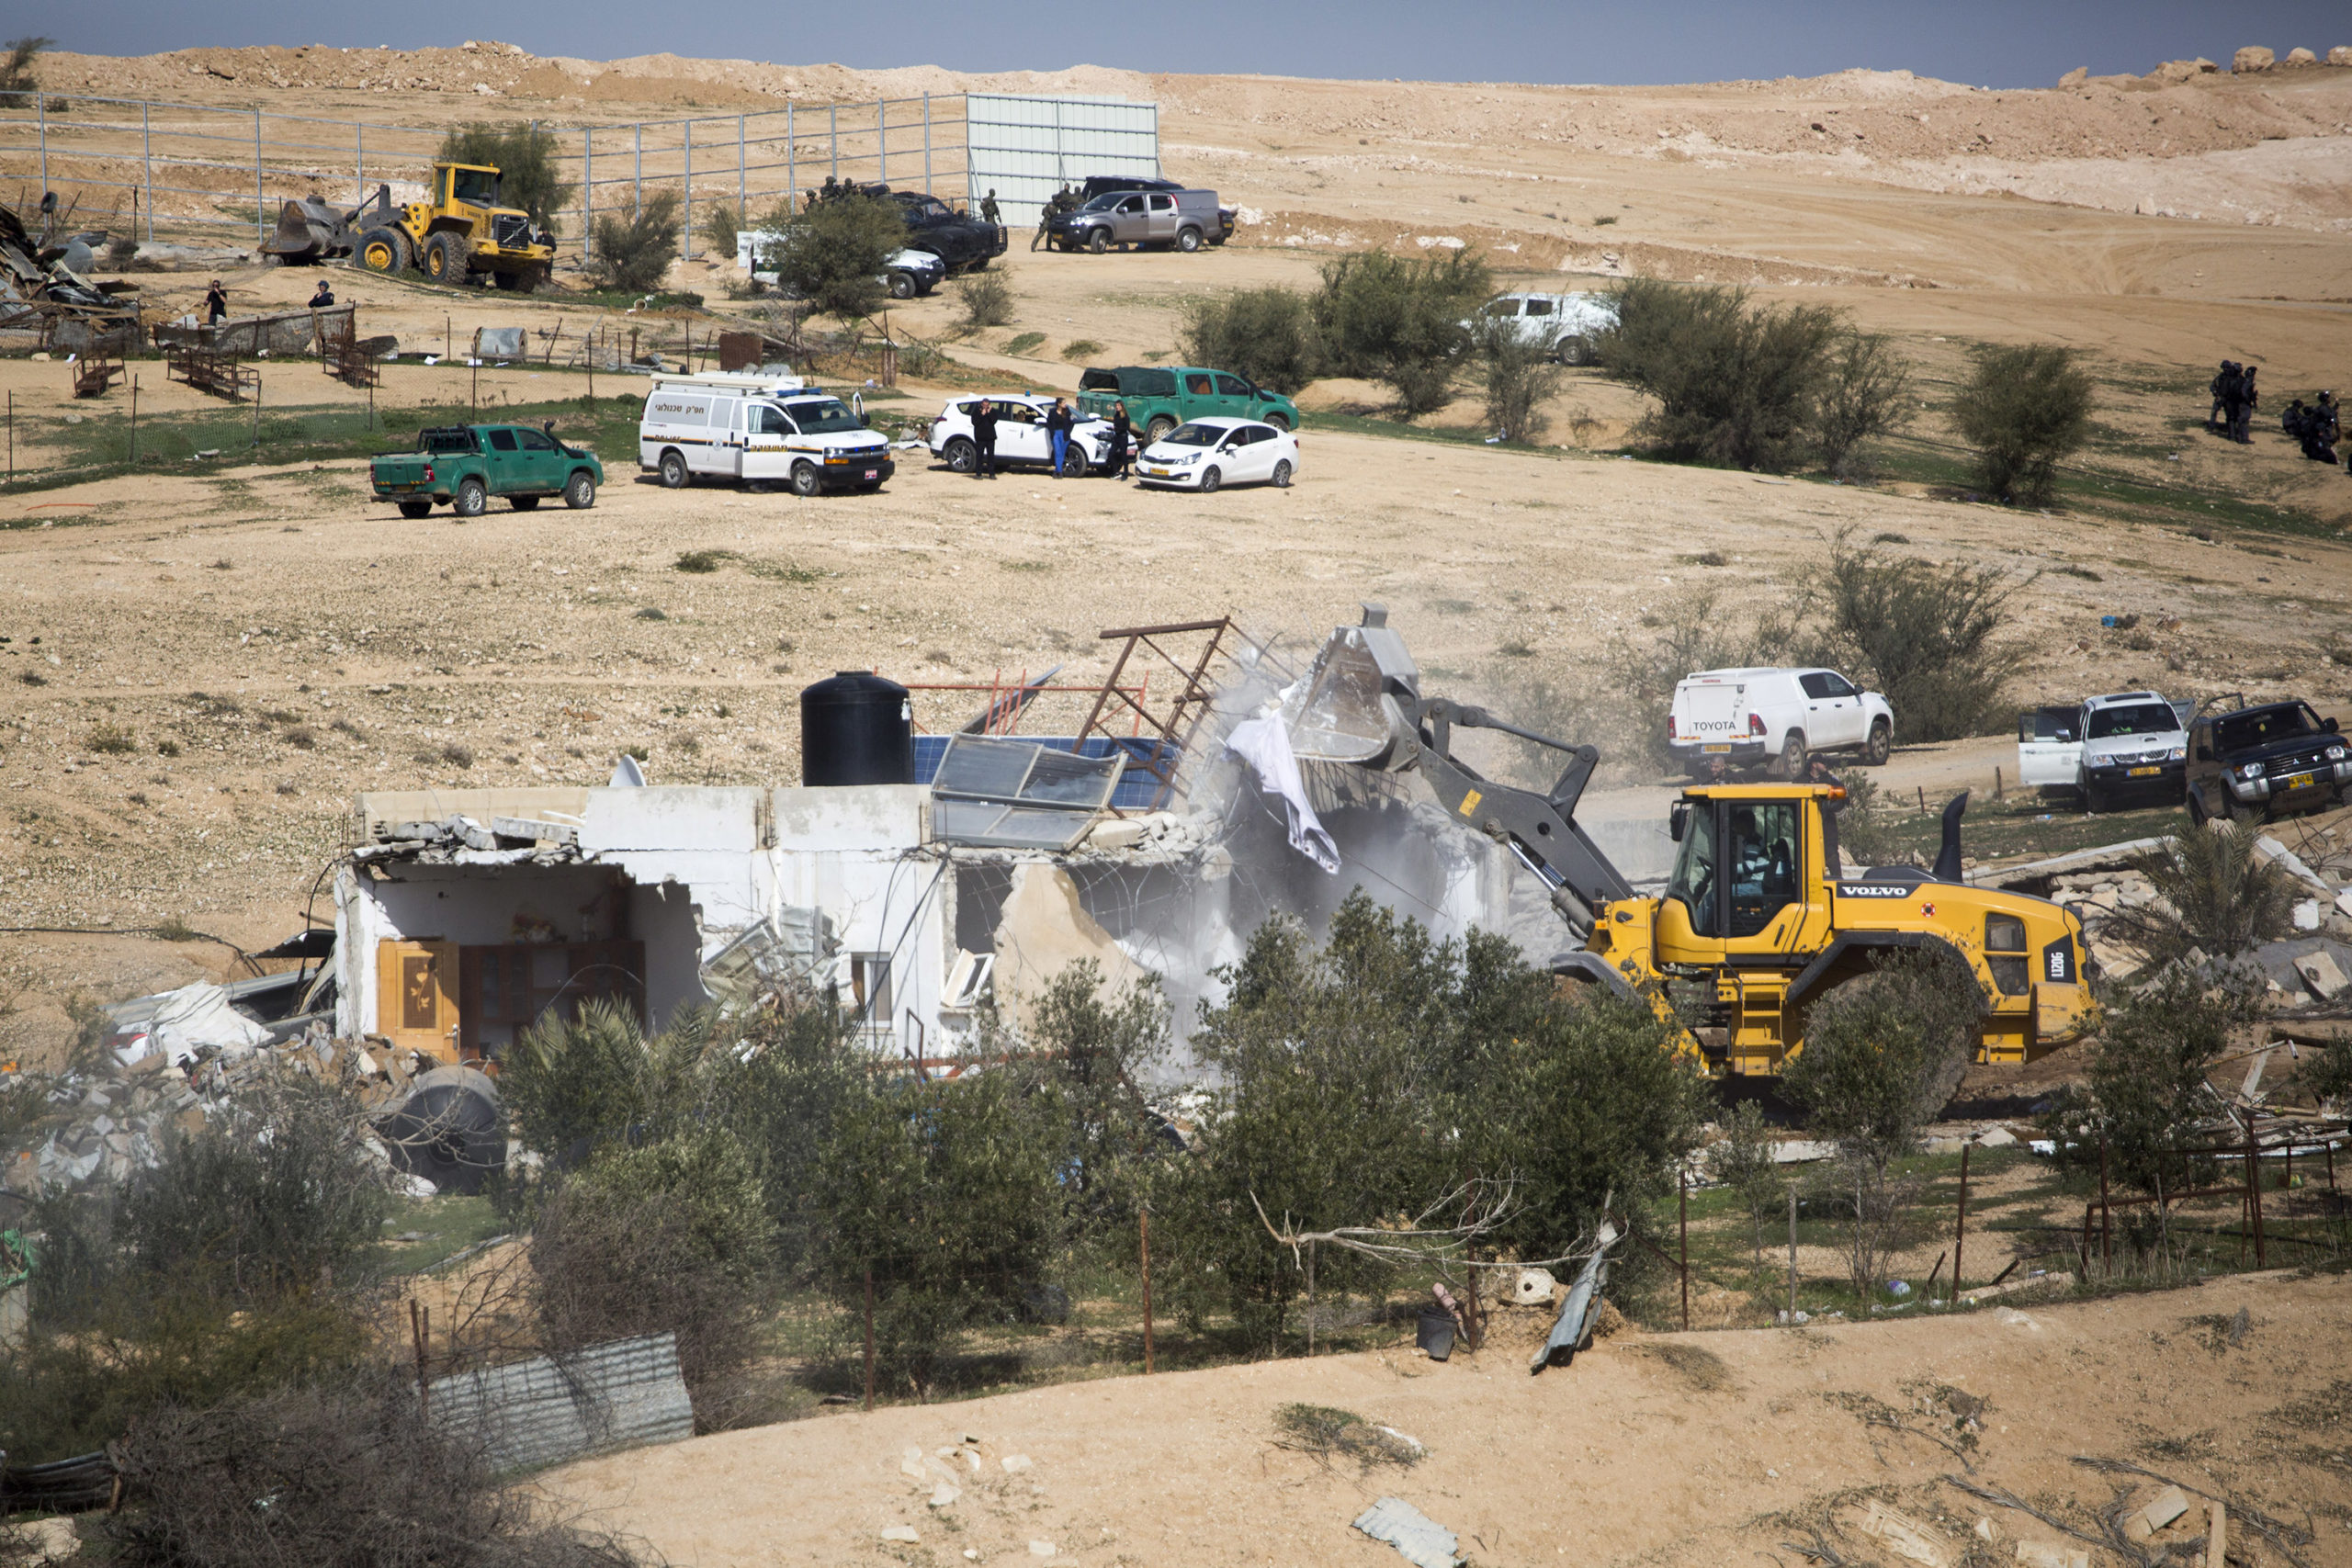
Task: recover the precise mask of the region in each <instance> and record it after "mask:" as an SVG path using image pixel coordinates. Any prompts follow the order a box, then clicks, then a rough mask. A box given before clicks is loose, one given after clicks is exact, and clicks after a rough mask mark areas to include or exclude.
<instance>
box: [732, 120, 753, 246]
mask: <svg viewBox="0 0 2352 1568" xmlns="http://www.w3.org/2000/svg"><path fill="white" fill-rule="evenodd" d="M751 161H752V160H751V155H750V153H749V152H748V151H747V150H746V143H745V141H744V140H743V116H741V115H740V114H739V115H737V116H736V117H735V221H736V222H738V223H741V221H742V220H744V219H745V218H746V217H747V216H749V215H750V212H751V209H750V208H749V207H748V206H746V205H745V204H744V201H743V175H744V171H745V169H747V168H748V167H749V166H750V164H751Z"/></svg>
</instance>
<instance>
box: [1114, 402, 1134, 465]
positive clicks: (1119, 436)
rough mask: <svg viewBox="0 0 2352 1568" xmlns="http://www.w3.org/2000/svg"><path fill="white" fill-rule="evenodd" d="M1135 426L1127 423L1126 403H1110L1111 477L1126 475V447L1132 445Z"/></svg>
mask: <svg viewBox="0 0 2352 1568" xmlns="http://www.w3.org/2000/svg"><path fill="white" fill-rule="evenodd" d="M1134 436H1135V427H1134V426H1133V425H1131V424H1129V423H1127V405H1126V404H1125V403H1123V402H1120V403H1113V404H1112V405H1111V477H1112V478H1113V479H1125V478H1126V477H1127V448H1128V447H1129V446H1132V445H1134Z"/></svg>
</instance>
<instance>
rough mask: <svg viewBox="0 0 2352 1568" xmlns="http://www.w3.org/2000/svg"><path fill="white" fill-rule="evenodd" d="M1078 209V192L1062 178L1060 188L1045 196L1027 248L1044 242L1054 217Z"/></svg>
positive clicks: (1034, 247) (1032, 248)
mask: <svg viewBox="0 0 2352 1568" xmlns="http://www.w3.org/2000/svg"><path fill="white" fill-rule="evenodd" d="M1078 209H1079V199H1078V192H1076V191H1074V190H1072V189H1070V188H1069V181H1068V180H1064V181H1063V182H1062V188H1061V189H1059V190H1057V191H1056V192H1054V194H1053V195H1051V196H1049V197H1046V206H1045V209H1044V210H1043V211H1041V212H1039V213H1038V214H1037V231H1036V232H1035V234H1032V235H1031V236H1030V237H1029V248H1030V249H1031V250H1033V251H1034V250H1035V249H1036V248H1037V247H1038V246H1039V245H1042V244H1044V243H1046V236H1047V234H1049V233H1050V232H1051V231H1052V230H1053V227H1054V220H1055V219H1057V218H1059V217H1061V216H1062V215H1063V214H1064V213H1067V212H1075V211H1077V210H1078Z"/></svg>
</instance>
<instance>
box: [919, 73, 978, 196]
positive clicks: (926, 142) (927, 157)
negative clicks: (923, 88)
mask: <svg viewBox="0 0 2352 1568" xmlns="http://www.w3.org/2000/svg"><path fill="white" fill-rule="evenodd" d="M967 183H968V182H967ZM922 188H923V189H925V190H926V191H927V190H929V189H930V188H931V95H930V94H929V93H925V94H924V95H923V96H922Z"/></svg>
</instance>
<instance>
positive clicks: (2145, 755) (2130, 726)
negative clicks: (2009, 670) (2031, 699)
mask: <svg viewBox="0 0 2352 1568" xmlns="http://www.w3.org/2000/svg"><path fill="white" fill-rule="evenodd" d="M2188 706H2189V705H2188V704H2186V703H2173V702H2167V701H2166V700H2165V698H2164V697H2162V696H2160V695H2159V694H2156V693H2154V692H2109V693H2108V694H2106V695H2105V696H2098V697H2090V698H2086V699H2085V700H2084V702H2083V703H2082V704H2081V705H2078V706H2075V707H2064V706H2053V707H2042V708H2031V709H2029V710H2028V711H2026V712H2024V713H2022V714H2019V715H2018V783H2019V784H2031V785H2037V786H2039V787H2041V788H2042V789H2045V790H2050V789H2061V790H2072V791H2074V792H2075V794H2076V795H2080V796H2081V797H2082V801H2083V809H2084V810H2086V811H2088V812H2092V813H2094V814H2096V813H2098V812H2101V811H2105V810H2106V809H2107V808H2108V807H2109V806H2110V805H2112V804H2113V803H2114V801H2115V799H2116V797H2117V796H2119V795H2142V794H2144V795H2152V796H2154V797H2156V798H2159V799H2161V800H2163V801H2165V802H2166V803H2170V802H2172V801H2176V800H2177V799H2179V798H2180V796H2181V795H2182V792H2183V791H2184V789H2185V788H2186V781H2187V778H2188V725H2187V723H2186V722H2185V720H2186V715H2185V714H2184V713H2183V711H2182V710H2183V709H2185V708H2187V707H2188Z"/></svg>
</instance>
